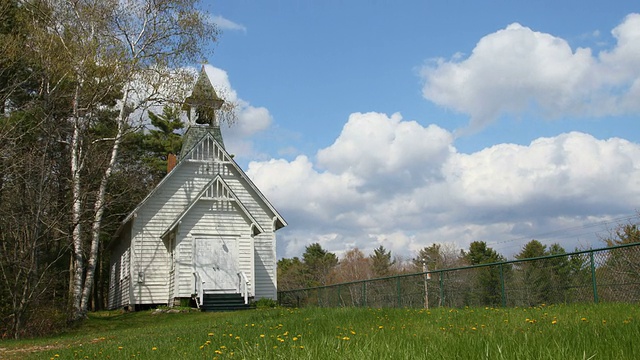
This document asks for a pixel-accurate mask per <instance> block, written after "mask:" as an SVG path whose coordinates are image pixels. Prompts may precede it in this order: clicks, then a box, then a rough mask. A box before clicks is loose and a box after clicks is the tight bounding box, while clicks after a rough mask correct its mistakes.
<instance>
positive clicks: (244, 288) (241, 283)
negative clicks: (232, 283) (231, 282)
mask: <svg viewBox="0 0 640 360" xmlns="http://www.w3.org/2000/svg"><path fill="white" fill-rule="evenodd" d="M238 291H239V292H240V293H241V294H242V295H243V296H244V303H245V305H246V304H248V303H249V279H247V276H246V275H245V274H244V273H243V272H242V271H240V272H239V273H238Z"/></svg>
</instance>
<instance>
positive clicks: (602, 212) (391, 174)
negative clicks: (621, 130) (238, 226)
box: [247, 113, 640, 258]
mask: <svg viewBox="0 0 640 360" xmlns="http://www.w3.org/2000/svg"><path fill="white" fill-rule="evenodd" d="M247 173H248V175H249V176H250V177H251V178H252V179H253V180H254V181H255V183H256V184H257V185H258V187H259V188H260V189H261V190H262V191H263V192H264V193H265V194H266V196H267V197H268V198H269V199H270V200H271V201H272V203H273V204H274V206H276V208H278V209H279V210H280V211H281V212H282V214H283V215H284V216H285V218H286V219H287V221H288V222H289V224H290V226H289V228H287V229H285V230H283V231H282V232H281V233H280V235H279V243H278V249H277V250H278V256H279V257H291V256H299V255H300V254H301V253H302V252H303V251H304V246H306V245H308V244H310V243H313V242H320V243H321V245H322V246H323V247H325V248H326V249H328V250H330V251H334V252H336V253H340V252H342V251H344V250H347V249H348V248H352V247H354V246H357V247H359V248H360V249H362V250H364V251H365V253H368V252H370V251H371V250H372V249H373V248H375V247H377V246H379V245H384V246H385V247H386V248H388V249H390V250H392V252H393V253H394V254H397V255H403V256H404V257H405V258H408V257H411V256H413V255H414V253H415V251H417V250H418V249H420V248H422V247H424V246H427V245H430V244H431V243H453V244H456V246H458V247H460V248H466V247H468V244H469V243H470V242H472V241H475V240H482V241H487V242H488V243H489V244H490V246H491V244H494V245H493V246H494V247H495V248H496V249H498V250H499V251H500V250H501V246H502V247H503V248H505V251H511V253H513V252H517V250H518V248H519V246H521V245H522V243H523V242H521V243H515V244H516V245H517V246H516V248H513V249H508V246H510V245H513V243H511V242H508V241H507V242H506V243H504V244H502V243H501V242H504V241H506V240H510V239H514V238H520V237H524V238H523V239H526V237H527V236H531V237H532V236H535V235H536V234H540V233H542V232H546V231H549V229H557V228H559V227H562V226H571V227H576V226H578V227H579V226H580V225H584V224H588V223H589V222H593V221H594V219H600V220H599V221H601V220H606V219H609V218H612V217H615V216H619V215H620V214H630V213H633V212H634V209H635V207H636V206H637V204H638V203H640V145H639V144H635V143H631V142H629V141H626V140H623V139H619V138H612V139H607V140H600V139H596V138H594V137H593V136H590V135H588V134H584V133H579V132H572V133H566V134H561V135H559V136H556V137H550V138H539V139H537V140H535V141H533V142H532V143H531V144H529V145H528V146H521V145H512V144H499V145H495V146H493V147H490V148H486V149H484V150H482V151H479V152H476V153H472V154H462V153H458V152H456V151H455V148H454V147H453V145H452V135H451V134H450V133H448V132H447V131H445V130H443V129H441V128H439V127H437V126H435V125H430V126H426V127H424V126H422V125H420V124H418V123H416V122H414V121H405V120H403V119H402V118H401V116H400V115H399V114H394V115H392V116H387V115H384V114H379V113H367V114H360V113H357V114H352V115H351V116H350V117H349V120H348V122H347V123H346V124H345V126H344V128H343V130H342V133H341V134H340V135H339V137H338V138H337V139H336V141H335V142H334V143H333V144H332V145H331V146H329V147H327V148H325V149H321V150H319V151H318V153H317V161H316V162H315V163H314V162H313V161H312V160H311V159H310V158H308V157H306V156H298V157H297V158H296V159H294V160H292V161H287V160H274V159H272V160H269V161H264V162H257V161H254V162H251V163H250V164H249V168H248V171H247ZM596 230H597V229H593V230H592V231H590V232H589V236H590V237H589V239H591V240H593V239H594V238H595V237H594V236H593V235H594V234H593V231H596ZM562 235H563V236H567V233H563V234H562ZM528 240H530V238H529V239H527V241H528ZM540 240H543V241H544V240H545V239H544V238H540ZM551 240H553V239H551ZM551 240H549V241H551ZM591 240H589V241H591ZM556 241H557V242H560V243H561V244H562V245H564V246H565V247H566V248H567V250H573V248H574V247H575V246H579V245H583V244H581V243H580V241H585V240H584V236H582V237H580V236H578V235H575V237H572V236H568V237H566V238H562V239H557V240H554V242H556ZM525 242H526V241H525ZM501 244H502V245H501ZM594 246H598V245H597V244H594ZM507 255H509V254H507Z"/></svg>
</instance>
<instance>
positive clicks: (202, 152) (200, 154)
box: [109, 132, 287, 248]
mask: <svg viewBox="0 0 640 360" xmlns="http://www.w3.org/2000/svg"><path fill="white" fill-rule="evenodd" d="M205 142H207V143H211V144H212V145H202V144H203V143H205ZM207 157H209V158H208V160H206V158H207ZM182 159H184V160H186V161H183V160H182ZM213 159H219V160H218V163H219V164H220V165H219V166H221V165H222V164H223V163H226V164H231V165H232V166H233V168H234V169H235V170H236V171H237V173H238V174H240V178H241V179H243V180H244V181H245V182H246V184H247V185H249V187H251V189H252V190H253V191H254V192H255V193H256V194H257V195H258V197H259V198H260V200H262V202H263V203H264V204H265V205H266V206H267V208H268V209H269V210H271V212H272V213H273V214H274V216H275V218H276V221H275V224H276V226H275V227H274V229H273V230H274V231H275V230H278V229H280V228H283V227H285V226H287V222H286V221H285V220H284V218H283V217H282V216H281V215H280V214H279V213H278V211H277V210H276V209H275V208H274V207H273V205H271V203H270V202H269V200H267V198H266V197H265V196H264V195H263V194H262V192H261V191H260V190H259V189H258V188H257V187H256V185H255V184H254V183H253V181H251V179H249V177H248V176H247V175H246V174H245V172H244V171H243V170H242V169H241V168H240V166H239V165H238V164H237V163H236V162H235V161H234V160H233V158H232V157H231V155H229V153H228V152H227V151H226V150H225V148H224V146H222V145H221V144H220V142H218V140H217V139H216V138H215V137H214V136H213V134H211V132H206V133H205V134H204V135H203V136H202V138H200V139H199V140H198V141H197V142H196V144H195V145H194V146H193V147H192V148H190V149H189V151H188V152H187V153H186V154H185V155H184V157H181V160H180V161H178V164H177V165H176V166H175V167H174V168H173V170H172V171H171V172H170V173H168V174H167V175H166V176H165V177H164V178H162V180H160V182H159V183H158V185H156V187H155V188H153V190H151V191H150V192H149V194H147V196H145V198H144V199H142V201H141V202H140V203H139V204H138V206H136V208H135V209H133V210H132V211H131V212H130V213H129V215H127V217H126V218H125V219H124V220H123V221H122V223H121V224H120V227H119V228H118V230H117V231H116V233H115V234H114V235H113V239H117V238H118V237H119V236H120V234H121V233H122V231H123V229H124V227H125V225H126V224H127V223H128V222H130V221H131V220H133V219H134V218H135V214H137V212H138V211H139V210H140V208H142V206H143V205H144V204H145V203H146V202H147V201H148V200H149V199H150V198H151V197H152V196H153V195H154V194H155V193H156V192H158V191H159V189H160V188H162V187H163V186H164V184H165V183H166V182H167V181H169V179H170V178H171V177H172V176H176V174H177V173H179V172H180V171H179V170H180V168H181V167H182V166H183V165H184V164H185V163H190V162H207V163H211V162H212V160H213ZM192 204H193V203H192ZM192 204H191V205H192ZM191 205H190V206H191ZM243 207H244V205H243ZM245 210H246V209H245ZM252 218H253V217H252ZM262 231H263V230H262V229H260V232H262ZM117 242H118V241H112V242H111V243H110V244H109V248H111V247H112V246H115V244H116V243H117Z"/></svg>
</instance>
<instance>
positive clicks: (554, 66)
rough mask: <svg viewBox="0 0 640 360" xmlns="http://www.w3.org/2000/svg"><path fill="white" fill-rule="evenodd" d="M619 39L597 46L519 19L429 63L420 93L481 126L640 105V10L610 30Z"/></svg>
mask: <svg viewBox="0 0 640 360" xmlns="http://www.w3.org/2000/svg"><path fill="white" fill-rule="evenodd" d="M611 33H612V35H613V37H614V38H615V40H616V44H615V45H614V46H613V48H612V49H610V50H605V51H601V52H599V53H597V54H594V53H593V51H592V50H591V49H589V48H577V49H575V50H573V49H572V48H571V46H570V45H569V44H568V43H567V41H565V40H564V39H561V38H559V37H556V36H553V35H551V34H546V33H542V32H537V31H534V30H532V29H530V28H527V27H525V26H522V25H520V24H517V23H514V24H511V25H509V26H507V27H506V28H505V29H502V30H499V31H497V32H495V33H492V34H489V35H487V36H485V37H483V38H482V39H481V40H480V41H479V42H478V43H477V44H476V46H475V48H474V49H473V51H472V53H471V54H470V55H469V56H468V57H467V58H463V57H461V56H459V55H456V56H454V57H453V58H452V59H451V60H445V59H436V60H433V61H431V62H430V63H429V64H428V65H426V66H424V67H423V68H422V70H421V76H422V78H423V80H424V87H423V89H422V92H423V96H424V97H425V98H426V99H428V100H430V101H432V102H434V103H436V104H438V105H441V106H444V107H447V108H451V109H454V110H456V111H459V112H461V113H464V114H468V115H469V116H470V117H471V123H470V127H471V128H472V129H479V128H481V127H483V126H486V125H487V124H489V123H490V122H492V121H494V120H496V119H497V118H498V117H500V116H503V115H519V114H522V113H526V112H534V113H535V114H536V115H540V116H544V117H546V118H549V119H554V118H560V117H573V116H582V117H600V116H609V115H621V114H630V113H638V112H640V102H638V101H637V99H638V97H639V96H640V67H638V65H637V64H638V63H640V14H630V15H628V16H627V17H626V18H625V19H624V20H623V22H622V23H621V24H620V25H619V26H617V27H616V28H615V29H613V31H612V32H611Z"/></svg>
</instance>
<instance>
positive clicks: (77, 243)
mask: <svg viewBox="0 0 640 360" xmlns="http://www.w3.org/2000/svg"><path fill="white" fill-rule="evenodd" d="M79 96H80V89H79V86H77V87H76V90H75V94H74V98H73V135H72V137H71V183H72V185H71V193H72V201H73V205H72V207H71V221H72V222H73V232H72V242H73V283H72V284H71V295H72V299H73V314H72V318H73V319H79V318H80V317H81V316H82V313H81V311H80V310H81V309H80V304H81V300H82V280H83V279H82V276H83V274H84V267H85V266H84V258H83V252H84V247H83V243H82V231H81V230H82V227H81V215H82V203H81V196H82V195H81V191H82V189H81V181H80V180H81V178H80V170H81V169H82V162H81V158H82V144H81V140H80V131H81V129H80V116H79V114H78V101H79Z"/></svg>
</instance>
